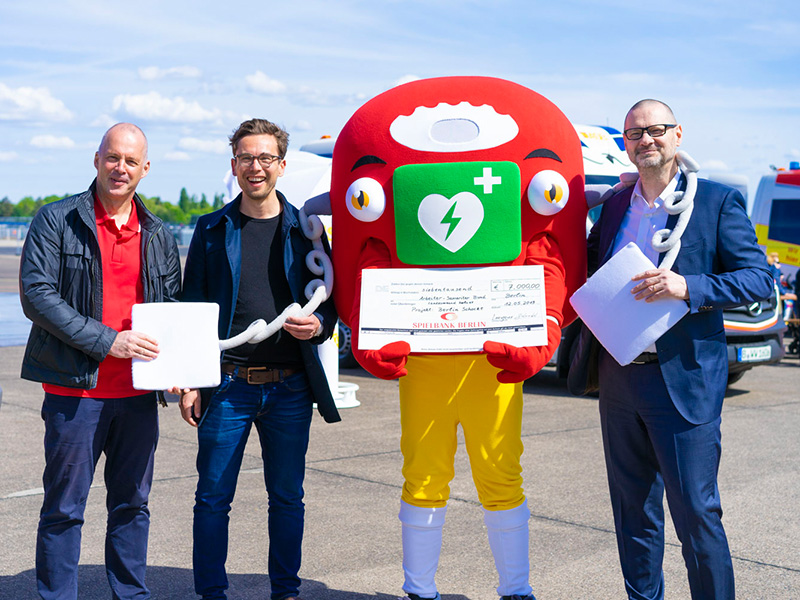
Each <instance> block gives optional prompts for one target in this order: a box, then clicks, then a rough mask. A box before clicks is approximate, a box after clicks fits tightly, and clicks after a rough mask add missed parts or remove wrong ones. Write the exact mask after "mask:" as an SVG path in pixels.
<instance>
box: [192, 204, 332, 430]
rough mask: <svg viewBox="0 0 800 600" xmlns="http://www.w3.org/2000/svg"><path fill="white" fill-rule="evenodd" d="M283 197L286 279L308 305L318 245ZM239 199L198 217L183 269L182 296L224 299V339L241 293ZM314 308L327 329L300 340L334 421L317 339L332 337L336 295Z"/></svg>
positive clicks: (325, 412) (312, 380)
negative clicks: (310, 260)
mask: <svg viewBox="0 0 800 600" xmlns="http://www.w3.org/2000/svg"><path fill="white" fill-rule="evenodd" d="M278 198H279V199H280V201H281V204H282V205H283V220H282V229H281V237H282V239H283V267H284V271H285V273H286V280H287V281H288V282H289V288H290V289H291V292H292V298H293V299H294V301H295V302H297V303H299V304H301V305H303V304H305V302H306V299H305V293H304V290H305V286H306V284H307V283H308V281H309V280H310V279H311V278H312V274H311V272H310V271H309V270H308V267H307V266H306V255H307V254H308V253H309V252H310V251H311V250H312V249H313V245H312V243H311V241H310V240H308V239H307V238H306V237H305V236H304V235H303V232H302V230H301V229H300V223H299V221H298V211H297V209H296V208H295V207H294V206H292V205H291V204H289V203H288V202H287V201H286V198H285V197H284V196H283V194H281V193H280V192H278ZM240 201H241V194H240V195H239V197H237V198H236V199H235V200H234V201H233V202H231V203H230V204H228V205H226V206H224V207H222V208H221V209H219V210H218V211H216V212H213V213H210V214H207V215H203V216H202V217H200V219H198V221H197V226H196V227H195V231H194V235H193V236H192V242H191V244H190V245H189V254H188V256H187V257H186V268H185V269H184V278H183V294H182V296H181V300H182V301H183V302H216V303H217V304H218V305H219V324H218V331H219V338H220V339H225V338H227V337H229V336H230V334H231V324H232V323H233V312H234V307H235V303H236V298H237V297H238V294H239V279H240V276H241V266H242V264H241V261H242V255H241V247H242V235H241V228H242V225H241V219H240V212H239V204H240ZM323 237H324V233H323ZM323 243H324V244H325V247H326V250H327V249H328V247H327V238H325V239H323ZM280 308H281V309H282V308H283V307H280ZM314 314H316V315H317V318H319V320H320V322H321V323H322V332H321V333H320V335H319V336H317V337H316V338H314V339H313V341H305V340H300V351H301V353H302V355H303V363H304V365H305V369H306V374H307V375H308V380H309V385H310V386H311V391H312V394H313V396H314V401H315V402H316V403H317V408H318V410H319V412H320V414H321V415H322V416H323V418H324V419H325V421H327V422H329V423H333V422H336V421H340V420H341V418H340V417H339V412H338V411H337V409H336V405H335V404H334V401H333V396H332V394H331V391H330V388H329V387H328V380H327V379H326V377H325V372H324V371H323V369H322V363H321V362H320V358H319V352H318V350H317V344H320V343H321V342H323V341H324V340H327V339H328V338H329V337H331V334H332V333H333V328H334V327H336V321H337V319H338V316H337V314H336V309H335V308H334V306H333V297H330V298H328V299H327V300H326V301H325V302H323V303H322V304H321V305H320V307H319V308H318V309H317V312H315V313H314ZM210 396H211V394H210V393H208V391H205V393H203V412H204V413H205V409H206V406H207V404H208V400H209V399H210Z"/></svg>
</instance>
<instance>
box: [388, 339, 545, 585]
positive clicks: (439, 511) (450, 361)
mask: <svg viewBox="0 0 800 600" xmlns="http://www.w3.org/2000/svg"><path fill="white" fill-rule="evenodd" d="M407 367H408V375H406V376H405V377H402V378H401V379H400V421H401V424H402V434H401V438H400V447H401V449H402V451H403V477H404V478H405V483H404V485H403V494H402V500H401V502H400V514H399V518H400V522H401V524H402V527H403V571H404V574H405V582H404V583H403V589H404V590H405V591H406V592H408V593H409V594H414V595H416V597H419V598H431V599H434V600H439V599H440V595H439V592H438V591H437V589H436V581H435V576H436V570H437V567H438V563H439V553H440V551H441V546H442V526H443V525H444V520H445V515H446V512H447V506H446V504H447V499H448V497H449V496H450V481H451V480H452V479H453V475H454V466H453V460H454V458H455V454H456V447H457V443H458V441H457V440H458V438H457V436H456V430H457V428H458V425H459V424H461V428H462V430H463V432H464V439H465V442H466V447H467V453H468V454H469V462H470V466H471V468H472V479H473V481H474V482H475V487H476V488H477V490H478V497H479V499H480V501H481V504H482V505H483V510H484V522H485V524H486V529H487V533H488V537H489V546H490V548H491V550H492V554H493V556H494V560H495V566H496V567H497V572H498V575H499V577H500V585H499V586H498V587H497V592H498V593H499V594H500V595H501V596H511V595H515V596H518V597H520V598H524V597H526V596H527V595H528V594H530V593H531V586H530V584H529V583H528V577H529V571H530V568H529V564H528V519H529V518H530V511H529V510H528V504H527V502H526V501H525V495H524V493H523V491H522V468H521V466H520V457H521V456H522V440H521V439H520V435H521V428H522V384H521V383H517V384H508V383H499V382H498V381H497V372H498V370H497V369H496V368H495V367H493V366H491V365H490V364H489V363H488V361H487V360H486V357H485V356H484V355H481V354H447V355H421V356H410V357H409V359H408V364H407Z"/></svg>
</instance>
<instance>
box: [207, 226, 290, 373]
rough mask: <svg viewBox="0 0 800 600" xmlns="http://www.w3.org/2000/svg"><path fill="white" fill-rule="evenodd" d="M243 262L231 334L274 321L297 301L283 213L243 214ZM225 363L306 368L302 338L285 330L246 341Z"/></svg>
mask: <svg viewBox="0 0 800 600" xmlns="http://www.w3.org/2000/svg"><path fill="white" fill-rule="evenodd" d="M239 218H240V219H241V224H242V232H241V234H242V264H241V279H240V280H239V293H238V295H237V297H236V307H235V309H234V312H233V324H232V325H231V334H230V335H231V337H233V336H235V335H237V334H239V333H241V332H242V331H244V330H245V329H247V327H248V325H250V323H252V322H253V321H255V320H256V319H264V320H265V321H266V322H267V323H270V322H271V321H272V320H273V319H274V318H275V317H276V316H278V315H279V314H280V313H281V312H283V309H285V308H286V307H287V306H289V305H290V304H291V303H292V302H293V301H294V300H293V299H292V292H291V290H290V289H289V282H288V281H287V280H286V273H285V272H284V270H283V247H282V245H283V243H282V239H281V223H282V220H283V213H281V214H280V215H278V216H276V217H272V218H270V219H254V218H252V217H248V216H246V215H240V217H239ZM223 362H229V363H233V364H235V365H241V366H249V367H252V366H260V367H271V368H302V366H303V357H302V354H301V353H300V344H299V342H298V340H297V339H296V338H294V337H292V336H291V335H290V334H289V333H287V332H286V331H285V330H283V329H279V330H278V331H277V333H275V334H273V335H271V336H270V337H268V338H267V339H266V340H264V341H262V342H259V343H258V344H242V345H241V346H238V347H236V348H231V349H230V350H226V351H225V356H224V358H223Z"/></svg>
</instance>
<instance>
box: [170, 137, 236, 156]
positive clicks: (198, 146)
mask: <svg viewBox="0 0 800 600" xmlns="http://www.w3.org/2000/svg"><path fill="white" fill-rule="evenodd" d="M178 148H180V149H181V150H193V151H195V152H208V153H210V154H227V153H228V152H230V149H229V147H228V142H227V141H225V140H201V139H198V138H193V137H185V138H181V139H180V141H179V142H178Z"/></svg>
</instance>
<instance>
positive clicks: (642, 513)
mask: <svg viewBox="0 0 800 600" xmlns="http://www.w3.org/2000/svg"><path fill="white" fill-rule="evenodd" d="M682 135H683V131H682V129H681V126H680V125H679V124H677V122H676V119H675V116H674V115H673V113H672V110H671V109H670V108H669V107H668V106H667V105H666V104H664V103H663V102H660V101H657V100H642V101H640V102H638V103H637V104H635V105H634V106H633V107H632V108H631V109H630V111H629V112H628V114H627V116H626V118H625V131H624V137H625V149H626V151H627V153H628V156H629V157H630V159H631V161H632V162H633V163H634V164H635V165H636V167H637V170H638V171H639V180H638V181H637V182H636V184H635V186H633V187H632V188H630V187H629V188H627V189H625V190H623V191H621V192H618V193H616V194H615V195H614V196H612V197H611V198H610V199H609V200H607V201H606V203H605V205H604V207H603V212H602V215H601V217H600V219H599V220H598V222H597V223H596V224H595V226H594V228H593V229H592V231H591V233H590V235H589V268H590V272H593V271H594V270H595V269H596V268H597V267H598V266H599V265H601V264H603V263H604V262H606V261H607V260H608V259H609V258H610V257H611V256H613V254H614V253H616V252H617V251H619V250H620V249H621V248H622V247H624V246H625V245H626V244H628V243H629V242H634V243H636V244H637V245H638V246H639V248H640V249H641V250H642V251H643V252H644V254H645V255H646V256H648V258H650V259H651V260H652V261H653V263H654V264H656V265H658V264H659V262H660V256H659V253H658V252H657V251H656V250H654V249H653V247H652V245H651V238H652V236H653V234H654V233H655V232H656V231H658V230H660V229H663V228H665V227H666V228H667V229H674V228H675V224H676V222H677V215H672V216H670V215H668V214H667V213H666V211H665V210H664V206H663V205H664V202H663V199H665V198H666V197H668V196H669V195H670V194H671V193H672V192H674V191H676V190H679V191H680V190H682V189H685V186H686V179H685V177H683V176H682V175H681V172H680V170H679V167H678V162H677V149H678V146H679V145H680V143H681V137H682ZM633 279H634V280H635V281H638V282H639V283H638V284H637V285H636V286H635V287H634V288H633V290H632V293H634V294H635V295H636V299H637V300H639V301H643V302H656V301H658V300H660V299H662V298H679V299H682V300H685V301H686V303H687V304H688V306H689V313H688V314H687V315H686V316H684V317H683V319H681V320H680V321H679V322H678V323H677V324H676V325H675V326H674V327H672V328H671V329H670V330H669V331H668V332H667V333H665V334H664V335H663V336H662V337H661V338H660V339H659V340H658V341H657V342H656V343H655V344H654V345H653V346H652V347H651V348H648V351H646V352H644V353H642V355H641V356H639V357H638V358H637V359H636V360H635V361H634V362H633V363H632V364H630V365H627V366H624V367H623V366H620V365H619V364H618V363H617V362H616V360H615V359H614V358H613V357H611V355H609V354H608V353H607V352H605V351H601V352H600V357H599V365H598V366H599V378H600V418H601V424H602V432H603V447H604V451H605V458H606V468H607V471H608V485H609V490H610V495H611V504H612V508H613V512H614V525H615V527H616V533H617V545H618V549H619V556H620V562H621V565H622V573H623V576H624V578H625V588H626V591H627V593H628V597H629V598H631V599H635V600H656V599H661V598H663V597H664V576H663V572H662V560H663V555H664V507H663V496H664V492H665V491H666V495H667V501H668V502H669V506H670V512H671V514H672V518H673V522H674V524H675V529H676V531H677V534H678V537H679V539H680V541H681V545H682V549H683V557H684V560H685V562H686V568H687V570H688V575H689V587H690V589H691V594H692V598H693V599H694V600H700V599H703V600H706V599H712V598H713V599H715V600H721V599H726V600H727V599H729V600H733V598H734V583H733V566H732V564H731V557H730V551H729V549H728V542H727V538H726V537H725V531H724V529H723V527H722V520H721V519H722V508H721V504H720V498H719V490H718V487H717V473H718V469H719V461H720V454H721V436H720V421H721V419H720V413H721V410H722V400H723V397H724V395H725V388H726V384H727V374H728V357H727V349H726V344H725V331H724V329H723V323H722V309H723V308H726V307H730V306H737V305H740V304H744V303H750V302H754V301H756V300H759V299H761V298H766V297H768V296H769V295H770V294H771V293H772V278H771V276H770V273H769V270H768V269H767V264H766V260H765V257H764V253H763V252H762V251H761V250H760V249H759V247H758V245H757V243H756V236H755V233H754V231H753V227H752V225H751V224H750V221H749V220H748V218H747V215H746V213H745V210H744V200H743V198H742V196H741V194H739V192H737V191H735V190H733V189H731V188H729V187H726V186H723V185H720V184H716V183H713V182H709V181H699V182H698V188H697V193H696V195H695V201H694V210H693V212H692V214H691V218H690V220H689V222H688V225H687V227H686V230H685V231H684V233H683V235H682V237H681V247H680V251H679V253H678V255H677V258H676V261H675V265H674V268H673V269H672V270H670V269H664V268H656V269H653V270H649V271H645V272H643V273H640V274H638V275H636V276H635V277H633Z"/></svg>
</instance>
